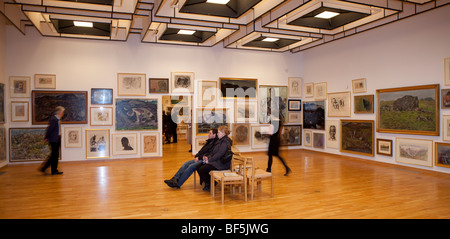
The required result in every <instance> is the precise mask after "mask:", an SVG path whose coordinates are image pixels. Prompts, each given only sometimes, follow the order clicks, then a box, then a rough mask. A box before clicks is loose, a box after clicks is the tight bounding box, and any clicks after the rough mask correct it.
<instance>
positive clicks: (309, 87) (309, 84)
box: [305, 82, 314, 98]
mask: <svg viewBox="0 0 450 239" xmlns="http://www.w3.org/2000/svg"><path fill="white" fill-rule="evenodd" d="M308 89H310V93H308ZM305 97H306V98H313V97H314V83H312V82H311V83H305Z"/></svg>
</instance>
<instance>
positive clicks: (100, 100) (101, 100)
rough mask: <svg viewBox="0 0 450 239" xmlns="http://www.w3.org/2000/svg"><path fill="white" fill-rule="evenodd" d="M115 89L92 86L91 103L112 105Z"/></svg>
mask: <svg viewBox="0 0 450 239" xmlns="http://www.w3.org/2000/svg"><path fill="white" fill-rule="evenodd" d="M112 103H113V89H105V88H91V104H93V105H112Z"/></svg>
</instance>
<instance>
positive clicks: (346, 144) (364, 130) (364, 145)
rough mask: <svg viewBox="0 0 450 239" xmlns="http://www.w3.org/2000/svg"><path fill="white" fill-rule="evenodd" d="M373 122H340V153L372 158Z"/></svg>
mask: <svg viewBox="0 0 450 239" xmlns="http://www.w3.org/2000/svg"><path fill="white" fill-rule="evenodd" d="M374 135H375V134H374V121H373V120H341V150H340V151H341V152H345V153H352V154H360V155H367V156H374V141H375V136H374Z"/></svg>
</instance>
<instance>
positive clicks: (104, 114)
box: [90, 107, 113, 126]
mask: <svg viewBox="0 0 450 239" xmlns="http://www.w3.org/2000/svg"><path fill="white" fill-rule="evenodd" d="M90 117H91V120H90V124H91V126H112V125H113V108H112V107H91V114H90Z"/></svg>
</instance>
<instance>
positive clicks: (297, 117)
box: [287, 112, 302, 123]
mask: <svg viewBox="0 0 450 239" xmlns="http://www.w3.org/2000/svg"><path fill="white" fill-rule="evenodd" d="M287 122H289V123H301V122H302V112H288V120H287Z"/></svg>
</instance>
